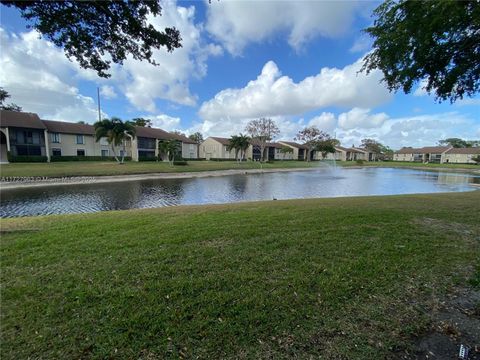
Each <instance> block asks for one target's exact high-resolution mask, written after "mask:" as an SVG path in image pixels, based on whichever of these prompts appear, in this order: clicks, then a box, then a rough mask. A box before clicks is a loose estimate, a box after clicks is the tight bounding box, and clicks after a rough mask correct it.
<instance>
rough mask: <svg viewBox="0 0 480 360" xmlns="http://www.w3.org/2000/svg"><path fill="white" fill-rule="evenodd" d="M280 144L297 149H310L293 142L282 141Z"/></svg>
mask: <svg viewBox="0 0 480 360" xmlns="http://www.w3.org/2000/svg"><path fill="white" fill-rule="evenodd" d="M280 144H285V145H288V146H291V147H295V148H297V149H308V147H307V146H305V145H302V144H298V143H296V142H293V141H280Z"/></svg>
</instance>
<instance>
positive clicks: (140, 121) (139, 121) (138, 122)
mask: <svg viewBox="0 0 480 360" xmlns="http://www.w3.org/2000/svg"><path fill="white" fill-rule="evenodd" d="M132 123H133V124H134V125H135V126H141V127H152V120H150V119H145V118H133V119H132Z"/></svg>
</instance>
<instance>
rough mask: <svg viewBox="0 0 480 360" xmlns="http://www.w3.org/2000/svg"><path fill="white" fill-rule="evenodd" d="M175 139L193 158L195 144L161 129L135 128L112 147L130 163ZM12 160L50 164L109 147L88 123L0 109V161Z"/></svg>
mask: <svg viewBox="0 0 480 360" xmlns="http://www.w3.org/2000/svg"><path fill="white" fill-rule="evenodd" d="M166 140H177V141H178V143H179V155H180V156H182V157H183V158H187V159H195V158H197V147H198V145H197V144H196V143H195V141H193V140H191V139H189V138H187V137H186V136H183V135H180V134H175V133H169V132H166V131H164V130H161V129H156V128H148V127H141V126H136V127H135V137H133V139H128V140H127V141H126V142H125V147H123V145H122V146H116V147H115V153H116V154H117V155H120V156H121V155H122V152H123V151H125V154H124V155H125V156H129V157H131V158H132V160H133V161H139V160H147V159H148V158H154V157H157V156H158V144H159V142H161V141H166ZM7 153H10V155H11V156H12V157H17V156H29V157H31V156H38V157H42V156H43V157H45V160H47V161H50V160H51V159H52V158H53V159H54V160H56V161H59V160H61V157H67V156H68V157H70V156H78V157H91V156H96V157H105V158H106V157H111V156H114V153H113V151H112V147H111V145H110V144H109V143H108V142H107V140H106V139H105V138H102V139H100V140H99V141H98V142H97V141H96V140H95V128H94V127H93V126H92V125H89V124H80V123H71V122H64V121H53V120H42V119H40V118H39V117H38V115H37V114H33V113H26V112H16V111H7V110H0V157H1V158H0V161H1V162H6V161H7Z"/></svg>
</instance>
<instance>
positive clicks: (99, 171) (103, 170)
mask: <svg viewBox="0 0 480 360" xmlns="http://www.w3.org/2000/svg"><path fill="white" fill-rule="evenodd" d="M332 164H333V163H332V162H331V161H321V162H320V161H313V162H306V161H275V162H271V163H264V164H262V166H260V163H258V162H253V161H246V162H242V163H237V162H236V161H188V164H187V165H177V166H170V165H169V164H168V163H165V162H151V161H145V162H134V161H129V162H126V163H125V164H123V165H119V164H117V163H116V162H113V161H107V162H103V161H71V162H52V163H13V164H2V165H0V176H2V177H29V176H45V177H67V176H102V175H127V174H149V173H176V172H198V171H214V170H230V169H242V170H243V169H260V168H263V169H289V168H291V169H298V168H310V167H321V166H329V165H332ZM337 166H348V167H349V166H359V164H357V163H356V162H355V161H337ZM361 166H380V167H426V168H431V169H438V168H448V169H452V170H455V169H470V170H475V169H476V170H479V171H480V166H477V165H468V164H421V163H410V162H394V161H388V162H365V163H363V164H362V165H361Z"/></svg>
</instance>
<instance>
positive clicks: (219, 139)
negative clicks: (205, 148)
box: [210, 136, 230, 145]
mask: <svg viewBox="0 0 480 360" xmlns="http://www.w3.org/2000/svg"><path fill="white" fill-rule="evenodd" d="M210 139H213V140H215V141H216V142H219V143H220V144H222V145H230V139H228V138H223V137H216V136H210Z"/></svg>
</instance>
